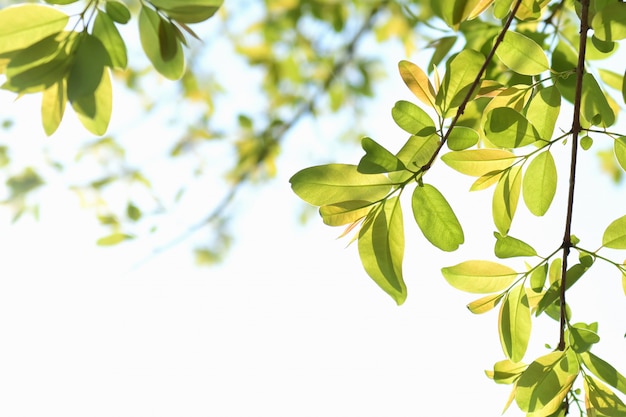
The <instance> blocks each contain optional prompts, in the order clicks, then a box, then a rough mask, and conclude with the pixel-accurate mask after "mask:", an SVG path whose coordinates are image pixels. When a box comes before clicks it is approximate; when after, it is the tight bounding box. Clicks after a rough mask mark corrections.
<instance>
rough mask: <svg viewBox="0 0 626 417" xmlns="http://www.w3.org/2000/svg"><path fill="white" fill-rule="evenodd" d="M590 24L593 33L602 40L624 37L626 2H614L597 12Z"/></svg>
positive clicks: (625, 33) (615, 39) (625, 31)
mask: <svg viewBox="0 0 626 417" xmlns="http://www.w3.org/2000/svg"><path fill="white" fill-rule="evenodd" d="M591 26H592V27H593V29H594V31H593V34H594V36H595V37H597V38H598V39H601V40H603V41H617V40H620V39H624V38H626V4H624V3H622V2H615V3H612V4H609V5H607V6H606V7H604V8H603V9H602V10H600V12H599V13H597V14H596V15H595V16H594V18H593V21H592V22H591Z"/></svg>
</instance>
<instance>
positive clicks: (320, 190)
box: [289, 164, 391, 206]
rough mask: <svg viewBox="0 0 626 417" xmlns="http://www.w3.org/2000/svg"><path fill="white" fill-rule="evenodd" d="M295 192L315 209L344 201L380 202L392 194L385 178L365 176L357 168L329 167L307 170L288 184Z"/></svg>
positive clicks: (339, 165)
mask: <svg viewBox="0 0 626 417" xmlns="http://www.w3.org/2000/svg"><path fill="white" fill-rule="evenodd" d="M289 182H290V183H291V188H292V189H293V191H294V192H295V193H296V194H297V195H298V196H299V197H300V198H301V199H303V200H304V201H306V202H307V203H309V204H313V205H314V206H325V205H331V204H335V203H340V202H343V201H350V200H366V201H378V200H380V199H382V198H384V197H385V196H386V195H387V194H388V193H389V191H391V182H390V181H389V179H388V178H387V177H386V176H385V175H382V174H362V173H360V172H358V170H357V167H356V166H355V165H346V164H329V165H319V166H314V167H310V168H305V169H303V170H301V171H299V172H298V173H296V174H295V175H294V176H293V177H291V179H290V180H289Z"/></svg>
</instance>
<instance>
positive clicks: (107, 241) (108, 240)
mask: <svg viewBox="0 0 626 417" xmlns="http://www.w3.org/2000/svg"><path fill="white" fill-rule="evenodd" d="M128 239H133V236H131V235H127V234H126V233H119V232H116V233H113V234H110V235H108V236H104V237H101V238H100V239H98V240H97V241H96V244H97V245H98V246H113V245H117V244H119V243H122V242H123V241H125V240H128Z"/></svg>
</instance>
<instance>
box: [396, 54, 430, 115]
mask: <svg viewBox="0 0 626 417" xmlns="http://www.w3.org/2000/svg"><path fill="white" fill-rule="evenodd" d="M398 70H399V71H400V76H401V77H402V80H403V81H404V83H405V84H406V86H407V87H409V90H411V92H412V93H413V94H415V97H417V98H418V99H420V100H421V101H422V103H424V104H427V105H428V106H430V107H433V108H434V107H435V89H434V88H433V85H432V84H431V83H430V80H429V79H428V76H427V75H426V73H425V72H424V71H422V69H421V68H420V67H418V66H417V65H415V64H414V63H412V62H409V61H404V60H402V61H400V62H399V63H398Z"/></svg>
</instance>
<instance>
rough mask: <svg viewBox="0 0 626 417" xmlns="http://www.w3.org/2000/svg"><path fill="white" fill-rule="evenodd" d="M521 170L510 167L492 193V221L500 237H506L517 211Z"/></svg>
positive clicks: (520, 186)
mask: <svg viewBox="0 0 626 417" xmlns="http://www.w3.org/2000/svg"><path fill="white" fill-rule="evenodd" d="M521 171H522V170H521V168H520V167H518V166H516V167H512V168H511V169H510V170H509V171H508V172H507V173H505V174H504V175H502V178H500V180H499V181H498V185H496V189H495V190H494V192H493V200H492V204H491V209H492V214H493V221H494V224H495V226H496V228H497V229H498V231H499V232H500V233H501V234H502V235H507V234H508V233H509V229H510V228H511V223H512V222H513V217H514V216H515V211H516V210H517V203H518V201H519V195H520V191H521V188H522V174H521Z"/></svg>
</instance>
